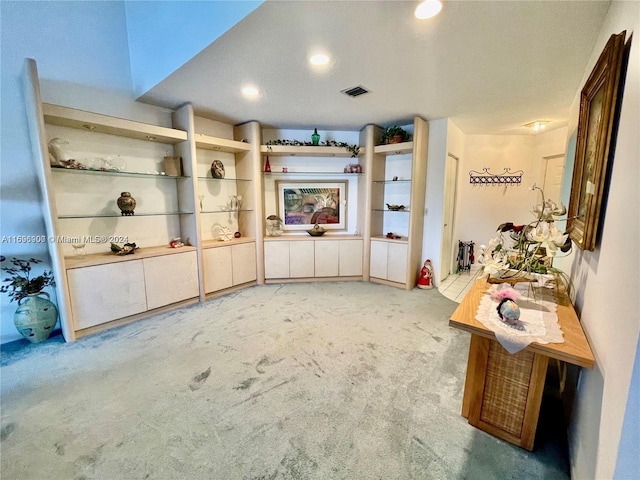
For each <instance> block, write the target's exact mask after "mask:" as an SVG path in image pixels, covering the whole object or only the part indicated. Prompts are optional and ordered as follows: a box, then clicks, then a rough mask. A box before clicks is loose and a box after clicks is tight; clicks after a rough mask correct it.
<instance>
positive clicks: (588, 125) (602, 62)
mask: <svg viewBox="0 0 640 480" xmlns="http://www.w3.org/2000/svg"><path fill="white" fill-rule="evenodd" d="M625 34H626V31H624V32H622V33H620V34H618V35H612V36H611V38H609V40H608V42H607V44H606V46H605V48H604V50H603V51H602V53H601V54H600V57H599V58H598V61H597V62H596V65H595V67H594V68H593V71H592V72H591V74H590V75H589V78H588V79H587V81H586V83H585V85H584V87H583V88H582V92H581V94H580V116H579V120H578V139H577V144H576V154H575V161H574V165H573V179H572V181H571V197H570V200H569V212H568V220H567V229H568V231H569V236H570V237H571V239H572V240H573V241H574V242H575V243H576V245H578V247H579V248H580V249H582V250H593V249H594V248H595V246H596V234H597V232H598V225H599V221H600V216H601V213H602V212H601V210H602V204H603V196H604V192H605V180H606V177H607V166H608V163H609V162H610V160H611V159H610V158H609V157H610V155H612V154H613V149H612V146H613V142H612V140H613V139H615V131H614V127H615V125H614V123H615V112H616V105H617V102H618V97H619V95H621V92H619V86H620V83H621V82H620V77H621V71H622V64H623V57H624V55H623V54H624V41H625Z"/></svg>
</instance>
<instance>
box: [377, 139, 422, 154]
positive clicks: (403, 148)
mask: <svg viewBox="0 0 640 480" xmlns="http://www.w3.org/2000/svg"><path fill="white" fill-rule="evenodd" d="M373 151H374V152H375V153H383V154H386V155H400V154H402V153H412V152H413V141H411V142H402V143H392V144H389V145H376V147H375V148H374V150H373Z"/></svg>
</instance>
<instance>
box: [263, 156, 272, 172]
mask: <svg viewBox="0 0 640 480" xmlns="http://www.w3.org/2000/svg"><path fill="white" fill-rule="evenodd" d="M265 158H266V160H265V162H264V171H265V173H271V164H270V163H269V156H268V155H267V156H266V157H265Z"/></svg>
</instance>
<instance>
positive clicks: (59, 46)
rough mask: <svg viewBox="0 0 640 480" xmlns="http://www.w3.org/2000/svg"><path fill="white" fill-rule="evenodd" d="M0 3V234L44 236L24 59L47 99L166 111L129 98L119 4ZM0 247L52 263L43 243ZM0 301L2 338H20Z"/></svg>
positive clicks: (115, 110) (149, 118)
mask: <svg viewBox="0 0 640 480" xmlns="http://www.w3.org/2000/svg"><path fill="white" fill-rule="evenodd" d="M0 8H1V11H0V21H1V29H0V30H1V35H2V37H1V44H2V55H1V57H0V62H1V63H0V67H1V68H0V73H1V80H2V82H1V94H2V111H1V116H0V126H1V129H2V143H1V146H0V155H1V160H0V168H1V171H2V177H1V178H0V198H1V202H0V214H1V219H2V224H1V227H2V236H5V237H12V236H16V235H36V236H38V235H45V233H46V232H45V226H44V221H43V217H42V213H41V206H40V202H41V195H40V191H39V187H38V184H37V180H36V175H35V173H34V166H33V159H32V154H31V144H30V140H29V132H28V127H27V119H26V110H25V104H24V99H23V93H22V91H23V89H22V70H23V66H24V59H25V58H26V57H30V58H34V59H35V60H36V62H37V64H38V70H39V74H40V77H41V86H42V96H43V99H44V101H46V102H50V103H57V104H61V105H66V106H70V107H76V108H81V109H88V110H93V111H97V112H100V113H105V114H108V115H117V116H124V117H125V118H131V119H135V120H140V121H146V122H150V123H158V124H160V125H169V124H170V114H169V112H167V111H165V110H162V109H158V108H155V107H150V106H145V105H141V104H137V103H135V102H134V101H133V95H132V93H131V74H130V71H129V55H128V47H127V32H126V22H125V15H124V13H125V12H124V5H123V3H122V2H58V1H49V2H23V1H18V2H11V1H4V0H3V1H2V2H0ZM0 252H1V253H2V255H4V256H5V257H7V258H9V259H10V258H11V257H13V256H17V257H23V258H30V257H37V258H39V259H42V260H45V261H46V264H45V265H44V267H45V268H47V269H49V268H50V260H49V258H48V253H47V246H46V245H44V244H41V243H30V244H25V243H15V242H5V243H2V244H0ZM5 263H6V262H5ZM35 273H36V274H39V273H40V271H37V272H35ZM50 293H51V294H53V293H54V292H50ZM54 300H55V297H54ZM0 301H1V303H0V308H1V314H2V315H1V323H0V342H2V343H5V342H7V341H11V340H16V339H19V338H21V337H20V335H19V334H18V332H17V331H16V329H15V327H14V325H13V312H14V311H15V309H16V304H15V303H9V302H8V299H7V296H6V295H2V296H1V298H0Z"/></svg>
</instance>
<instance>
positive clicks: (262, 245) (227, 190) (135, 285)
mask: <svg viewBox="0 0 640 480" xmlns="http://www.w3.org/2000/svg"><path fill="white" fill-rule="evenodd" d="M24 80H25V98H26V100H27V102H26V103H27V108H28V112H27V113H28V120H29V127H30V132H31V136H32V145H33V157H34V160H35V166H36V170H37V172H38V178H39V182H40V186H41V190H42V194H43V215H44V219H45V223H46V227H47V232H48V235H49V238H52V239H55V241H51V242H50V243H49V252H50V256H51V260H52V267H53V271H54V275H55V278H56V293H57V301H58V307H59V312H60V319H61V324H62V331H63V335H64V337H65V339H66V340H67V341H73V340H75V339H76V338H79V337H81V336H84V335H87V334H90V333H93V332H97V331H100V330H103V329H106V328H111V327H113V326H117V325H121V324H123V323H127V322H131V321H134V320H137V319H140V318H143V317H145V316H149V315H151V314H154V313H158V312H161V311H164V310H167V309H172V308H176V307H178V306H183V305H188V304H191V303H195V302H202V301H205V300H206V299H208V298H211V297H214V296H218V295H223V294H226V293H229V292H231V291H234V290H237V289H239V288H245V287H247V286H251V285H256V284H257V285H261V284H263V283H269V282H291V281H323V280H351V281H353V280H359V281H362V280H364V281H369V280H370V281H375V282H380V283H385V284H387V285H392V286H396V287H401V288H407V289H409V288H413V286H414V285H415V276H416V275H417V272H418V270H419V262H420V254H421V252H420V249H421V244H422V221H423V215H424V196H425V185H426V152H427V137H428V129H427V123H426V122H425V121H424V120H422V119H419V118H416V119H415V121H414V124H413V140H412V141H410V142H405V143H402V144H396V145H376V143H377V142H376V139H377V138H378V137H379V134H380V131H381V129H380V128H379V127H376V126H374V125H368V126H366V127H365V128H364V129H363V130H362V131H360V132H335V134H336V136H337V137H345V136H346V137H348V138H352V139H356V140H355V142H349V143H356V144H357V145H358V146H359V152H358V155H357V156H353V155H352V152H351V151H349V149H347V148H342V147H335V146H303V145H300V146H284V145H266V143H267V142H266V141H264V142H263V137H265V132H266V133H267V135H266V137H268V136H269V135H271V136H273V132H268V131H265V130H263V129H262V128H261V126H260V124H259V123H258V122H255V121H252V122H247V123H244V124H240V125H235V126H232V125H228V124H225V123H222V122H218V121H215V120H212V119H208V118H206V117H204V116H199V115H197V114H196V113H195V112H194V110H193V107H192V106H191V105H189V104H186V105H184V106H183V107H181V108H179V109H178V110H176V111H175V112H173V114H172V116H171V124H172V126H171V127H167V126H160V125H153V124H148V123H143V122H138V121H133V120H128V119H124V118H117V117H113V116H108V115H103V114H99V113H94V112H88V111H84V110H79V109H75V108H69V107H66V106H60V105H53V104H48V103H44V102H42V100H41V97H40V87H39V79H38V73H37V68H36V64H35V62H34V61H33V60H30V59H28V60H27V61H26V63H25V75H24ZM331 135H332V134H331ZM53 138H60V139H63V140H64V141H66V142H68V144H67V147H68V154H69V156H70V157H71V158H74V159H75V160H76V161H78V162H80V163H81V164H83V165H84V166H86V167H87V169H77V168H62V167H56V166H53V164H52V162H51V161H50V157H49V151H48V144H49V141H50V140H51V139H53ZM165 157H179V158H180V161H181V169H180V172H179V173H176V174H175V175H173V174H172V175H168V174H166V172H164V164H163V160H164V158H165ZM267 157H269V159H270V164H271V172H265V171H264V165H265V161H266V158H267ZM104 158H107V159H109V158H111V161H112V162H113V163H114V164H115V165H118V168H117V169H108V170H100V169H99V168H95V165H99V164H100V161H101V159H104ZM214 161H215V162H222V164H223V166H224V170H225V174H224V178H217V177H216V176H214V175H212V173H211V166H212V163H213V162H214ZM96 162H97V163H96ZM348 164H359V165H360V167H361V170H362V171H361V172H359V173H345V167H346V166H347V165H348ZM171 173H173V172H171ZM393 177H397V178H396V179H395V180H394V179H393ZM305 181H309V182H340V183H341V184H343V185H346V198H343V199H341V201H342V202H344V205H343V207H344V215H345V218H344V228H342V229H340V230H328V231H327V233H325V235H324V236H322V237H311V236H309V235H307V233H306V232H305V231H304V230H286V231H285V232H284V234H283V235H282V236H278V237H266V236H265V218H266V217H267V216H269V215H274V214H276V215H277V214H278V199H277V197H278V193H277V186H278V184H279V182H292V183H295V184H301V183H304V182H305ZM125 191H126V192H130V193H131V195H132V196H133V197H134V198H135V199H136V203H137V205H136V208H135V212H134V215H131V216H123V215H122V214H121V212H120V211H119V208H118V207H117V203H116V202H117V199H118V197H119V196H120V194H121V192H125ZM387 204H405V205H406V208H405V209H404V210H402V211H390V210H389V208H388V207H387ZM387 231H394V232H399V235H400V238H398V239H389V238H387V237H386V233H387ZM224 232H231V233H232V234H233V233H236V232H238V234H237V235H236V236H235V237H234V238H233V239H231V240H230V241H223V238H222V237H223V235H222V233H224ZM178 237H179V238H180V240H181V241H182V242H183V243H185V246H183V247H181V248H171V246H170V242H171V240H172V239H175V238H178ZM82 239H84V243H85V247H84V249H78V248H74V245H75V246H76V247H77V244H78V243H80V242H82V241H83V240H82ZM89 239H93V240H89ZM111 241H113V242H115V243H118V244H119V245H120V246H122V244H123V243H124V242H135V243H136V244H137V245H138V246H139V247H140V248H139V249H138V250H136V252H135V253H134V254H131V255H124V256H119V255H115V254H113V253H112V252H111V250H110V244H109V243H110V242H111ZM78 252H80V253H82V255H78Z"/></svg>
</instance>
